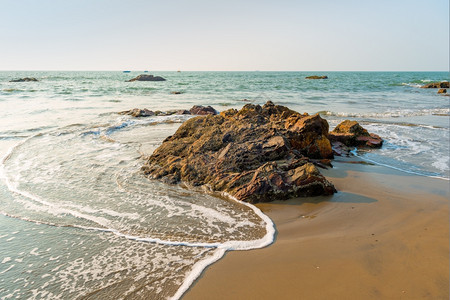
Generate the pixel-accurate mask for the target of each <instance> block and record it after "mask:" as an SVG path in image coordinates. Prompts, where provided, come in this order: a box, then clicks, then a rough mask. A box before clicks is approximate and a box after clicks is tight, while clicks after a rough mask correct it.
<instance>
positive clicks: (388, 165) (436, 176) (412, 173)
mask: <svg viewBox="0 0 450 300" xmlns="http://www.w3.org/2000/svg"><path fill="white" fill-rule="evenodd" d="M350 153H351V154H353V155H354V156H357V157H359V158H361V159H362V160H364V161H367V162H370V163H373V164H375V165H378V166H383V167H386V168H389V169H393V170H397V171H400V172H403V173H407V174H411V175H417V176H424V177H430V178H436V179H441V180H447V181H450V178H448V177H444V176H440V175H437V174H431V173H425V172H417V171H412V170H407V169H404V168H400V167H396V166H393V165H390V164H385V163H382V162H379V161H377V160H373V159H370V158H367V157H365V156H364V155H360V154H358V152H357V149H356V148H355V149H354V150H352V151H350Z"/></svg>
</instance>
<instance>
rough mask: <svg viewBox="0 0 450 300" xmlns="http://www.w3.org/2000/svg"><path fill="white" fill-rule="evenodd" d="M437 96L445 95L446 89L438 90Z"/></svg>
mask: <svg viewBox="0 0 450 300" xmlns="http://www.w3.org/2000/svg"><path fill="white" fill-rule="evenodd" d="M437 93H438V94H446V93H447V89H439V90H438V92H437Z"/></svg>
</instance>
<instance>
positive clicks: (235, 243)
mask: <svg viewBox="0 0 450 300" xmlns="http://www.w3.org/2000/svg"><path fill="white" fill-rule="evenodd" d="M170 117H172V116H169V117H164V118H160V119H164V120H167V119H170ZM160 121H161V120H160ZM136 123H137V121H133V122H129V123H127V122H123V123H121V124H120V125H117V126H103V128H102V129H103V131H105V132H106V133H108V129H110V130H113V131H114V130H120V129H122V128H126V127H128V126H133V125H136ZM143 123H148V124H150V123H151V121H149V120H145V121H141V124H143ZM77 126H79V124H76V125H71V126H68V127H70V128H73V129H74V130H75V132H77V131H79V128H76V127H77ZM113 131H111V132H113ZM111 132H110V133H111ZM50 134H51V135H54V136H62V133H61V130H60V129H58V130H54V131H53V132H51V133H50ZM42 135H43V133H38V134H35V135H33V136H30V137H28V138H26V139H24V140H22V141H20V142H19V143H17V144H15V145H14V146H12V147H10V148H9V149H8V151H7V153H6V154H5V155H4V156H3V157H2V158H1V160H0V179H2V180H3V181H4V182H5V184H6V187H7V188H8V190H9V191H10V192H11V193H13V194H17V195H20V197H24V198H25V199H28V200H27V201H30V200H31V202H37V203H38V204H39V206H44V207H45V208H50V209H51V211H52V212H53V213H56V214H59V215H71V216H74V217H75V218H78V219H84V220H87V221H89V223H90V222H92V223H93V224H97V225H98V226H84V225H79V224H75V223H71V224H63V223H59V222H58V221H56V222H55V221H52V222H51V221H42V220H36V219H35V218H33V217H26V216H19V215H14V214H11V213H8V212H6V211H0V214H2V215H4V216H8V217H11V218H17V219H21V220H24V221H27V222H33V223H36V224H44V225H47V226H53V227H63V228H73V229H76V230H86V231H98V232H106V233H110V234H114V235H115V236H118V237H120V238H124V239H127V240H131V241H136V242H143V243H153V244H158V245H166V246H187V247H201V248H208V249H211V248H212V249H215V252H214V255H213V256H212V257H208V258H206V259H202V260H200V261H199V262H197V263H195V264H194V265H193V268H192V269H191V271H190V272H189V273H188V275H187V276H186V277H185V278H184V281H183V283H182V284H181V286H180V287H179V288H178V290H177V291H176V293H175V294H174V296H173V297H172V298H171V299H179V298H180V297H181V296H182V295H183V294H184V293H185V292H186V291H187V290H188V288H189V287H190V286H191V285H192V283H193V282H194V281H195V280H196V279H197V278H198V277H199V276H200V275H201V274H202V272H203V270H205V268H206V267H207V266H209V265H210V264H212V263H214V262H216V261H217V260H219V259H220V258H222V257H223V255H224V254H225V253H226V251H231V250H250V249H256V248H262V247H265V246H268V245H270V244H272V243H273V241H274V239H275V226H274V224H273V222H272V220H271V219H270V218H269V217H268V216H266V215H265V214H264V213H262V211H261V210H260V209H258V208H257V207H256V206H254V205H252V204H249V203H245V202H241V201H238V200H237V199H235V198H233V197H232V196H230V195H228V194H223V196H224V197H226V198H229V199H231V200H232V201H235V202H237V203H239V204H242V205H245V206H246V207H248V208H250V209H251V210H252V211H253V212H254V213H255V214H256V215H257V216H258V217H259V218H260V219H261V220H262V222H263V223H264V224H265V234H264V236H263V237H261V238H257V239H253V240H228V241H220V242H201V241H199V242H195V241H185V240H176V239H175V240H167V239H161V238H158V237H154V236H142V235H139V234H137V235H136V234H129V233H127V232H124V231H121V230H119V229H117V228H115V226H113V224H112V223H111V222H110V221H109V220H107V219H105V218H103V217H100V216H94V215H91V214H89V210H90V208H89V207H87V208H86V209H85V210H83V212H79V211H77V210H74V209H71V208H67V207H63V206H61V205H58V204H55V203H51V202H49V201H47V200H46V199H44V198H42V197H40V196H38V195H35V194H33V193H31V192H28V191H25V190H22V189H21V188H20V187H19V185H18V184H17V183H16V182H14V179H12V178H10V177H9V176H10V175H9V174H8V172H7V171H6V163H7V162H8V160H10V159H11V158H12V157H13V155H15V153H16V152H17V151H19V149H21V147H22V146H23V145H24V144H26V143H27V142H28V141H30V140H31V139H33V138H35V137H38V136H42ZM16 180H17V178H16ZM84 212H88V213H84ZM57 222H58V223H57ZM89 223H88V224H89ZM263 223H261V224H263Z"/></svg>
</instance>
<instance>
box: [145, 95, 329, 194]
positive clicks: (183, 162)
mask: <svg viewBox="0 0 450 300" xmlns="http://www.w3.org/2000/svg"><path fill="white" fill-rule="evenodd" d="M191 113H192V111H191ZM327 135H328V123H327V121H326V120H324V119H322V118H321V117H320V116H319V115H318V114H316V115H313V116H310V115H308V114H299V113H297V112H295V111H292V110H290V109H288V108H287V107H284V106H280V105H274V104H273V103H272V102H270V101H269V102H267V103H266V104H265V105H264V106H262V107H261V106H260V105H253V104H247V105H245V106H244V107H243V108H242V109H241V110H239V111H238V110H236V109H230V110H227V111H223V112H221V113H220V114H219V115H214V114H208V115H206V116H201V117H195V118H192V119H190V120H188V121H186V122H185V123H183V124H182V125H181V126H180V128H179V129H178V130H177V131H176V133H175V134H174V135H173V136H170V137H168V138H166V140H164V142H163V143H162V145H161V146H160V147H159V148H158V149H156V150H155V152H154V153H153V154H152V155H151V156H150V157H148V158H147V161H146V163H145V165H144V166H143V167H142V170H143V172H144V173H145V174H146V175H147V176H148V177H150V178H154V179H159V180H162V181H164V182H167V183H172V184H175V183H180V182H184V183H186V184H188V185H191V186H203V187H207V188H209V189H210V190H212V191H216V192H226V193H228V194H230V195H232V196H234V197H236V198H237V199H239V200H243V201H247V202H251V203H256V202H265V201H272V200H277V199H287V198H290V197H298V196H317V195H330V194H333V193H334V192H335V191H336V190H335V188H334V186H333V184H332V183H330V182H329V181H328V180H327V179H326V178H325V177H323V176H322V175H321V174H320V172H319V170H318V169H317V168H316V166H315V165H314V164H313V163H312V161H311V160H310V158H317V159H321V158H331V157H332V156H333V153H332V149H331V144H330V141H329V140H328V138H327Z"/></svg>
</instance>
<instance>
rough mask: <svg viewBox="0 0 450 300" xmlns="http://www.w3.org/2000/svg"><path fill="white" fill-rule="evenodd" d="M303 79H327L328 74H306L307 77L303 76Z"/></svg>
mask: <svg viewBox="0 0 450 300" xmlns="http://www.w3.org/2000/svg"><path fill="white" fill-rule="evenodd" d="M305 79H328V76H317V75H313V76H307V77H305Z"/></svg>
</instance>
